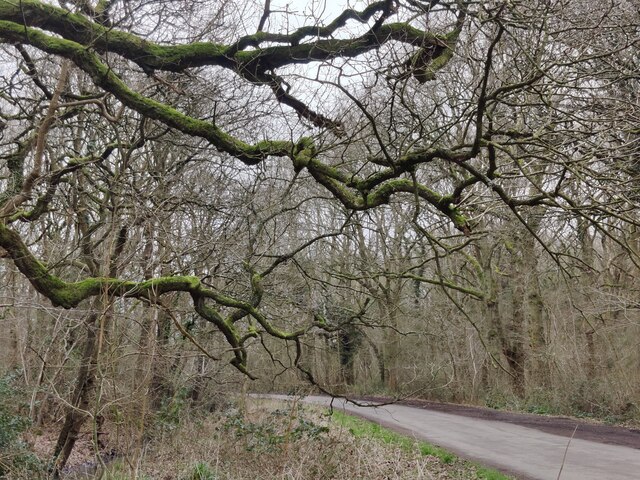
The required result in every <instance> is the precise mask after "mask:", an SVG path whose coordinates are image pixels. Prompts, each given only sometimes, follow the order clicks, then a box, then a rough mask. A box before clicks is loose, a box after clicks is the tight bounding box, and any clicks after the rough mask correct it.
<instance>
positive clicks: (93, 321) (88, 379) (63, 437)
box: [53, 313, 100, 476]
mask: <svg viewBox="0 0 640 480" xmlns="http://www.w3.org/2000/svg"><path fill="white" fill-rule="evenodd" d="M99 318H100V317H99V315H98V313H92V314H90V315H89V317H88V318H87V321H86V327H87V336H86V340H85V346H84V351H83V353H82V360H81V365H80V369H79V370H78V375H77V377H76V384H75V389H74V392H73V397H72V400H71V405H69V407H68V409H67V413H66V415H65V419H64V424H63V426H62V430H60V434H59V435H58V441H57V442H56V446H55V448H54V451H53V458H54V475H55V476H58V475H59V473H60V471H61V470H62V469H63V468H64V466H65V465H66V464H67V461H68V460H69V456H70V455H71V452H72V451H73V447H74V446H75V443H76V440H77V439H78V434H79V433H80V429H81V428H82V425H83V424H84V421H85V419H86V418H87V415H88V413H87V408H88V406H89V400H90V396H91V393H92V392H93V388H94V385H95V378H96V365H97V359H98V329H99V325H98V323H99V322H98V320H99Z"/></svg>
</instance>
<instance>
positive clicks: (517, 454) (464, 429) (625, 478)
mask: <svg viewBox="0 0 640 480" xmlns="http://www.w3.org/2000/svg"><path fill="white" fill-rule="evenodd" d="M269 397H270V398H279V399H287V398H289V397H286V396H271V395H270V396H269ZM304 401H305V402H309V403H314V404H319V405H329V404H330V403H332V404H333V408H335V409H340V410H344V411H346V412H348V413H351V414H355V415H358V416H360V417H363V418H366V419H368V420H372V421H374V422H377V423H379V424H381V425H384V426H386V427H388V428H391V429H394V430H396V431H399V432H401V433H404V434H406V435H409V436H413V437H415V438H417V439H422V440H426V441H428V442H430V443H434V444H436V445H439V446H442V447H444V448H446V449H447V450H450V451H452V452H454V453H456V454H458V455H459V456H461V457H463V458H467V459H470V460H474V461H477V462H479V463H482V464H484V465H488V466H491V467H494V468H497V469H498V470H501V471H503V472H504V473H507V474H511V475H514V476H515V477H517V478H521V479H531V480H557V479H558V478H559V479H560V480H637V479H639V478H640V449H638V443H637V440H631V439H634V438H635V437H634V436H640V434H638V433H637V432H632V431H628V430H627V432H628V435H627V434H625V433H624V432H623V430H625V429H620V431H618V429H616V428H614V427H604V426H599V425H591V424H585V423H581V422H577V421H575V420H571V419H566V418H560V419H558V418H557V417H539V416H537V415H519V414H510V413H505V412H493V411H491V410H488V409H476V408H472V407H457V406H454V405H448V404H433V403H430V402H424V403H423V402H418V404H417V405H401V404H392V405H386V406H383V407H377V408H372V407H358V406H355V405H353V404H350V403H346V402H344V401H343V400H338V399H334V400H333V402H332V400H331V398H329V397H319V396H310V397H306V398H305V399H304ZM412 403H414V402H412ZM432 407H433V408H432ZM494 413H497V414H498V415H497V416H496V415H493V414H494ZM502 415H504V416H502ZM536 417H538V418H536ZM576 424H578V429H577V431H580V430H581V429H583V428H584V433H585V436H590V438H591V439H585V438H581V437H578V436H577V431H576V436H574V437H573V438H570V437H571V434H572V433H573V431H574V430H575V427H576ZM587 426H589V428H587ZM542 427H544V428H542ZM591 427H593V428H591ZM551 429H552V430H553V433H551V432H550V431H549V430H551ZM569 430H571V431H569ZM605 432H607V433H605ZM614 432H615V433H614ZM596 438H599V439H600V440H607V443H601V442H597V441H593V440H594V439H596ZM633 442H636V443H633ZM621 443H622V444H621ZM630 443H633V446H631V445H629V444H630ZM560 473H561V475H560V476H558V475H559V474H560Z"/></svg>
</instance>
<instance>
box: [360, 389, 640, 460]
mask: <svg viewBox="0 0 640 480" xmlns="http://www.w3.org/2000/svg"><path fill="white" fill-rule="evenodd" d="M354 400H357V401H366V402H372V403H390V402H393V400H392V399H390V398H385V397H375V396H368V397H354ZM393 403H397V404H399V405H408V406H411V407H417V408H424V409H426V410H434V411H437V412H443V413H451V414H454V415H461V416H465V417H471V418H479V419H482V420H495V421H499V422H506V423H512V424H515V425H520V426H522V427H528V428H535V429H538V430H541V431H543V432H546V433H552V434H554V435H561V436H563V437H568V438H571V437H573V438H580V439H582V440H590V441H592V442H599V443H606V444H609V445H621V446H624V447H631V448H636V449H639V450H640V429H636V428H627V427H617V426H610V425H602V424H597V423H592V422H589V421H586V420H581V419H578V418H571V417H557V416H551V415H536V414H532V413H515V412H506V411H501V410H493V409H490V408H483V407H474V406H467V405H455V404H452V403H441V402H433V401H430V400H419V399H403V400H399V401H397V402H393Z"/></svg>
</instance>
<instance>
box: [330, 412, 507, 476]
mask: <svg viewBox="0 0 640 480" xmlns="http://www.w3.org/2000/svg"><path fill="white" fill-rule="evenodd" d="M333 420H334V421H335V422H336V423H337V424H339V425H340V426H342V427H343V428H346V429H348V430H349V432H350V433H351V434H352V435H353V436H354V437H356V438H370V439H372V440H376V441H381V442H383V443H385V444H388V445H393V446H397V447H399V448H400V449H402V450H404V451H405V452H408V453H412V452H416V451H418V452H420V454H421V455H423V456H430V457H435V458H437V459H438V460H440V461H441V462H442V463H444V464H446V465H453V464H460V466H462V469H463V470H467V473H468V474H469V475H470V476H468V477H467V478H470V479H481V480H510V478H511V477H508V476H506V475H504V474H502V473H500V472H498V471H497V470H493V469H491V468H487V467H483V466H481V465H478V464H476V463H473V462H469V461H466V460H462V459H460V458H458V457H457V456H456V455H454V454H453V453H451V452H448V451H446V450H444V449H443V448H440V447H437V446H435V445H431V444H430V443H427V442H423V441H421V440H415V439H413V438H410V437H407V436H404V435H401V434H399V433H396V432H394V431H393V430H389V429H388V428H385V427H382V426H380V425H378V424H377V423H373V422H369V421H367V420H363V419H361V418H358V417H354V416H352V415H347V414H345V413H343V412H340V411H337V410H334V412H333ZM474 474H475V476H473V475H474Z"/></svg>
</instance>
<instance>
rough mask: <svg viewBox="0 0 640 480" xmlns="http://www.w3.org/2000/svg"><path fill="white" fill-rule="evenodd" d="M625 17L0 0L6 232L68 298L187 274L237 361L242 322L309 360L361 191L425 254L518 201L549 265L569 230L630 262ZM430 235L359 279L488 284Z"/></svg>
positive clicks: (368, 205) (48, 284)
mask: <svg viewBox="0 0 640 480" xmlns="http://www.w3.org/2000/svg"><path fill="white" fill-rule="evenodd" d="M638 15H639V12H638V10H637V8H636V6H635V5H634V3H633V2H631V1H628V2H627V1H611V2H604V3H602V2H598V3H597V4H596V3H594V2H592V1H589V0H580V1H571V2H566V1H544V2H543V1H540V2H523V1H517V0H516V1H495V2H494V1H489V2H469V1H460V0H457V1H438V0H431V1H423V0H383V1H378V2H358V3H357V4H356V6H355V7H353V8H347V7H346V6H345V7H344V9H343V10H341V11H339V12H336V13H335V14H331V13H325V12H324V8H323V5H321V4H320V3H311V4H309V5H306V6H300V7H297V6H295V7H294V6H292V5H289V6H287V7H285V6H278V5H274V4H272V2H270V1H269V0H267V1H266V2H265V3H264V4H258V3H255V2H251V1H249V2H246V3H241V4H238V5H236V4H235V3H233V2H225V1H204V0H203V1H198V2H181V1H176V2H161V1H154V0H127V1H113V0H99V1H97V2H91V1H85V0H67V1H61V2H60V3H59V5H55V4H53V3H48V2H44V1H39V0H21V1H19V2H18V1H12V0H0V38H1V39H2V43H3V47H2V57H1V62H2V70H3V76H2V87H1V88H2V98H1V99H0V102H1V114H0V115H1V120H2V142H1V146H0V153H1V162H2V163H1V165H0V166H1V168H2V180H1V188H2V192H1V193H0V211H1V212H2V222H0V246H1V247H2V249H3V256H4V257H5V258H7V259H9V260H10V261H12V262H13V263H14V264H15V266H16V267H17V268H18V270H19V271H20V272H21V274H22V275H24V276H25V277H26V278H27V279H28V280H29V282H30V283H31V285H32V286H33V287H34V288H35V289H36V290H37V291H38V292H39V293H40V294H42V295H43V296H45V297H46V298H48V299H49V300H50V301H51V303H52V304H53V305H54V306H60V307H64V308H67V309H69V308H74V307H78V306H79V305H80V304H81V303H82V302H84V301H86V300H88V299H91V298H98V297H106V298H115V297H122V298H125V297H126V298H135V299H139V300H141V301H143V302H147V303H150V304H159V305H163V307H166V308H167V309H168V310H169V311H170V310H171V309H172V302H168V301H167V302H165V303H163V298H165V297H167V296H168V294H170V293H172V292H183V293H185V294H188V295H189V296H190V298H191V304H192V309H193V311H194V312H195V313H196V314H197V315H198V316H199V317H201V318H202V319H204V320H206V321H207V322H209V323H210V324H212V325H213V326H214V327H215V329H217V330H218V331H219V332H221V333H222V334H223V336H224V339H225V340H226V342H227V345H228V348H229V352H230V361H231V362H232V364H233V365H234V366H235V367H237V368H238V369H240V370H241V371H243V372H245V373H248V374H249V375H251V372H250V371H249V369H248V368H247V351H248V350H247V346H248V345H250V344H251V343H252V342H254V341H256V339H263V337H275V338H277V339H281V340H285V341H293V342H294V343H295V344H296V346H297V356H296V359H295V361H294V363H295V364H296V365H297V366H299V367H300V368H301V369H303V370H305V367H304V366H303V362H301V358H300V355H301V354H302V351H303V339H304V337H305V334H307V333H308V332H309V331H311V330H314V329H315V330H318V329H319V330H323V329H324V330H330V329H331V328H335V325H334V324H332V322H330V321H328V319H327V315H326V311H323V310H321V309H319V308H318V305H317V304H314V302H315V300H313V299H317V298H318V297H323V298H330V293H328V291H329V290H330V289H331V288H332V286H334V284H332V282H330V281H328V280H326V279H325V280H322V278H320V277H321V275H320V272H317V271H314V270H313V268H312V267H311V266H310V265H312V263H313V258H314V256H316V257H317V258H326V257H327V256H331V255H334V254H335V252H332V251H331V249H330V248H329V249H324V250H323V248H322V245H331V242H332V239H334V238H336V237H338V236H340V235H341V234H342V233H343V232H345V230H346V229H349V228H352V227H353V226H354V225H357V224H358V222H359V220H357V219H358V218H360V217H358V215H361V214H360V213H358V212H364V213H366V214H371V215H374V214H373V213H370V212H375V211H377V210H379V209H383V210H381V211H390V210H384V209H394V208H396V209H400V210H398V212H400V213H399V215H400V217H401V218H403V219H404V220H403V221H404V222H406V224H408V225H411V226H412V227H411V229H408V230H407V231H406V232H405V234H403V235H404V239H403V241H406V242H409V243H411V242H414V244H417V243H420V242H418V241H417V240H416V235H417V236H419V237H421V238H422V239H423V240H422V241H425V242H429V243H430V245H431V247H432V248H433V249H434V250H437V251H439V252H440V254H439V255H445V256H446V255H448V254H450V253H452V252H454V251H464V250H465V249H468V248H471V247H470V246H471V245H473V244H474V242H476V240H477V239H479V238H481V237H482V236H483V235H484V234H485V233H486V231H487V229H491V228H495V227H494V226H495V225H500V224H505V223H508V222H510V221H513V220H515V222H516V224H517V225H519V227H518V228H520V229H521V233H520V235H521V237H520V238H525V237H529V238H532V239H534V240H535V241H536V243H537V245H540V246H542V248H543V250H544V252H545V255H548V256H549V258H552V259H553V261H555V262H556V263H557V264H558V265H561V266H564V267H566V266H567V265H569V264H570V263H572V262H574V261H575V259H576V255H575V254H573V253H572V252H570V251H567V250H566V248H565V246H564V245H563V242H562V238H563V237H565V236H567V235H568V234H569V232H570V231H573V230H579V229H581V228H582V229H585V230H584V231H585V232H587V233H586V234H591V235H598V236H602V237H603V238H606V239H608V241H611V242H614V243H615V244H616V245H618V247H619V248H620V249H621V251H624V252H625V254H626V255H628V256H629V258H631V259H632V261H633V262H635V261H636V260H635V258H636V256H637V248H636V245H635V244H634V243H633V242H632V241H630V237H629V236H628V233H629V232H630V231H631V230H633V229H635V227H636V226H637V224H638V217H637V202H638V194H637V181H638V174H639V171H640V170H639V167H638V161H639V160H638V158H639V157H638V155H639V152H640V129H639V127H638V125H639V103H638V92H639V91H640V88H639V84H638V80H639V74H638V72H639V71H640V64H639V61H640V59H639V57H638V54H637V52H638V42H639V37H638V35H639V27H638V25H640V22H639V21H638ZM288 212H294V213H296V214H297V215H298V216H297V217H290V216H289V217H286V216H285V214H286V213H288ZM292 218H293V219H292ZM369 218H373V217H369ZM492 225H493V226H492ZM393 228H394V229H395V232H394V233H398V229H399V228H400V227H399V226H398V225H396V226H395V227H393ZM630 229H631V230H630ZM409 230H411V231H409ZM356 237H357V235H356ZM354 238H355V237H354ZM359 238H360V241H361V242H362V243H361V245H360V247H361V248H365V245H367V242H368V241H369V240H370V239H371V237H369V236H368V235H367V234H366V232H365V233H362V232H361V233H360V237H359ZM409 243H408V244H409ZM327 248H328V247H327ZM407 248H409V247H407ZM532 248H533V247H532ZM365 249H366V248H365ZM531 252H533V250H532V251H531ZM531 252H530V254H531ZM362 255H363V257H362V258H363V259H365V261H366V255H367V254H366V252H363V253H362ZM376 255H377V254H376ZM436 257H437V256H436ZM436 257H434V258H432V260H433V261H434V262H437V260H438V258H436ZM426 258H427V256H426V255H425V256H423V258H422V259H420V258H418V259H416V258H412V260H410V261H409V262H410V263H409V264H408V265H407V266H406V269H405V270H404V271H403V272H400V273H398V272H389V271H387V272H385V271H382V272H377V273H376V274H373V273H371V275H370V278H379V276H380V275H387V276H393V275H401V276H402V278H405V279H408V280H411V281H415V282H418V283H424V284H430V285H437V286H439V287H441V288H443V289H445V290H447V291H453V292H458V293H460V292H462V293H464V294H466V295H470V296H471V297H473V298H476V299H478V300H487V299H489V297H490V296H491V294H490V292H489V290H487V289H485V288H484V287H483V285H479V284H478V283H476V284H475V285H474V284H472V283H470V282H467V281H466V280H461V279H460V278H455V276H453V275H448V274H444V273H443V272H442V271H441V270H439V269H438V268H436V269H435V270H434V273H433V275H430V274H427V273H424V272H423V271H421V265H424V262H426V261H427V260H426ZM411 262H413V263H411ZM292 276H295V278H296V279H297V280H296V282H292V283H291V285H290V287H289V288H286V287H281V285H282V284H283V283H286V282H288V281H290V279H291V278H292ZM357 276H358V274H356V273H353V272H343V274H342V277H341V278H343V279H345V278H352V279H353V278H356V277H357ZM272 279H273V280H272ZM294 283H295V284H294ZM480 283H481V282H480ZM485 286H486V285H485ZM372 288H373V287H372ZM279 295H282V296H283V297H279ZM265 296H270V300H269V302H268V303H269V305H273V304H274V302H275V303H278V298H287V300H286V302H287V304H288V305H289V307H287V308H284V309H281V310H279V311H276V310H274V309H273V308H271V307H269V306H268V305H265V301H264V299H265ZM173 303H174V304H175V302H173ZM316 303H318V304H319V303H322V301H320V300H318V302H316ZM360 307H362V308H363V309H366V303H365V304H361V305H360ZM359 313H361V312H358V308H356V309H355V311H353V312H352V314H351V316H352V317H357V316H358V314H359ZM348 316H349V315H347V317H348ZM293 319H295V320H293ZM262 341H263V340H262ZM305 371H307V373H308V370H305Z"/></svg>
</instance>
